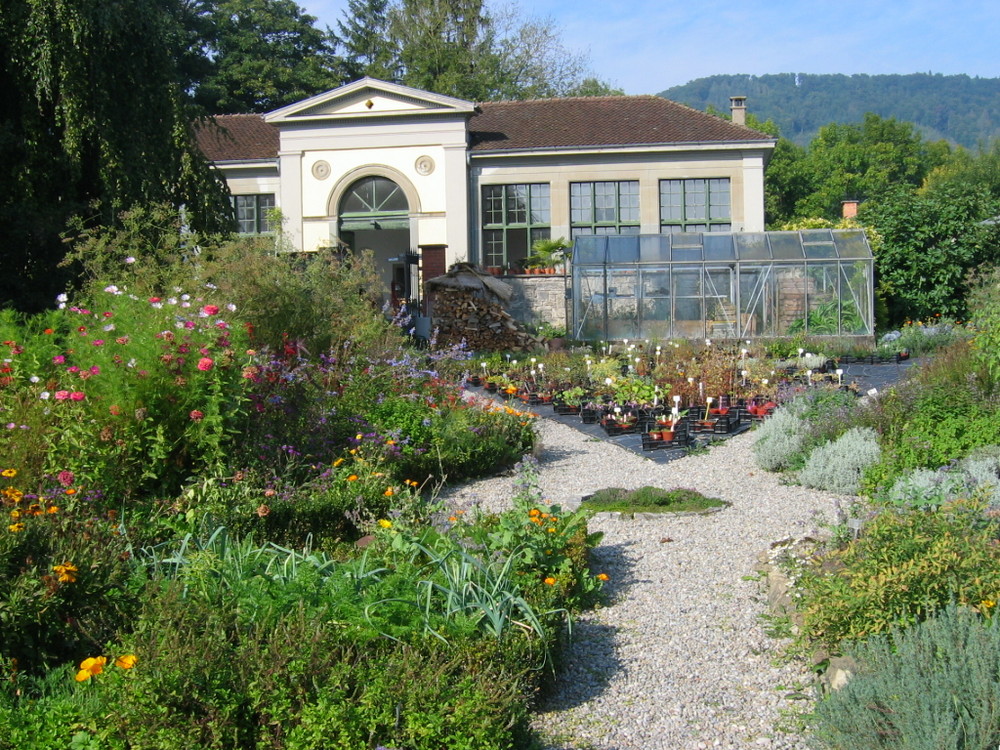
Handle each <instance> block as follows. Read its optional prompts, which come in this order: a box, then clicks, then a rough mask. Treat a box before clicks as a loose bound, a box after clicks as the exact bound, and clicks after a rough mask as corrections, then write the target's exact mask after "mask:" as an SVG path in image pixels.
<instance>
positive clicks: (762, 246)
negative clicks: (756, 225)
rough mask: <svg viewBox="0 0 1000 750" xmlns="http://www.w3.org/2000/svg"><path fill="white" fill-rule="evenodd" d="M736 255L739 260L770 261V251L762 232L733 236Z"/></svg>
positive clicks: (765, 236)
mask: <svg viewBox="0 0 1000 750" xmlns="http://www.w3.org/2000/svg"><path fill="white" fill-rule="evenodd" d="M733 239H734V240H735V241H736V255H737V257H739V259H740V260H770V259H771V250H770V247H769V246H768V244H767V235H766V234H764V232H753V233H746V234H737V235H733Z"/></svg>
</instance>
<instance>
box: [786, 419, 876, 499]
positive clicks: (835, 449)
mask: <svg viewBox="0 0 1000 750" xmlns="http://www.w3.org/2000/svg"><path fill="white" fill-rule="evenodd" d="M880 451H881V449H880V448H879V444H878V437H877V436H876V435H875V431H874V430H872V429H869V428H867V427H854V428H852V429H850V430H848V431H847V432H845V433H844V434H843V435H841V436H840V437H839V438H837V439H836V440H835V441H834V442H832V443H827V444H825V445H821V446H819V447H818V448H816V449H814V450H813V451H812V452H811V453H810V454H809V457H808V458H807V459H806V463H805V466H803V467H802V469H801V470H800V471H799V473H798V480H799V482H801V483H802V484H803V485H805V486H806V487H815V488H817V489H823V490H827V491H829V492H837V493H839V494H841V495H853V494H855V493H857V491H858V489H859V487H860V485H861V476H862V474H863V472H864V470H865V469H866V468H867V467H868V466H870V465H872V464H874V463H875V462H876V461H878V458H879V454H880Z"/></svg>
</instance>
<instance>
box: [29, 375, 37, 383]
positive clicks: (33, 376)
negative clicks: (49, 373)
mask: <svg viewBox="0 0 1000 750" xmlns="http://www.w3.org/2000/svg"><path fill="white" fill-rule="evenodd" d="M28 380H29V381H31V382H32V383H37V382H38V381H39V380H40V378H39V377H38V376H37V375H32V376H31V377H30V378H28Z"/></svg>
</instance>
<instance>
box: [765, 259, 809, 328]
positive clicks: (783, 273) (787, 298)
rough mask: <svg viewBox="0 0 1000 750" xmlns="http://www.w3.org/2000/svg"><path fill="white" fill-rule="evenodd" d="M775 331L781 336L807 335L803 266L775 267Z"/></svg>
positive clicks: (805, 282)
mask: <svg viewBox="0 0 1000 750" xmlns="http://www.w3.org/2000/svg"><path fill="white" fill-rule="evenodd" d="M774 276H775V288H774V294H773V303H772V304H773V316H774V330H775V333H776V334H777V335H779V336H793V335H795V334H796V333H805V329H806V284H807V280H806V273H805V268H804V267H803V266H802V265H794V266H785V265H782V266H775V267H774Z"/></svg>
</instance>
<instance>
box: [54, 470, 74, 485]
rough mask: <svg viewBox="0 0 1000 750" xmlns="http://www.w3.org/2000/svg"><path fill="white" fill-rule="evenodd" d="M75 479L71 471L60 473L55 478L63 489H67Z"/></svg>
mask: <svg viewBox="0 0 1000 750" xmlns="http://www.w3.org/2000/svg"><path fill="white" fill-rule="evenodd" d="M75 478H76V477H75V476H74V475H73V472H72V471H65V470H63V471H60V472H59V476H58V477H57V479H58V480H59V484H61V485H62V486H63V487H69V486H70V485H71V484H73V480H74V479H75Z"/></svg>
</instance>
